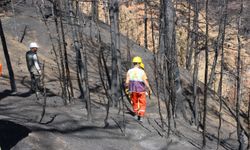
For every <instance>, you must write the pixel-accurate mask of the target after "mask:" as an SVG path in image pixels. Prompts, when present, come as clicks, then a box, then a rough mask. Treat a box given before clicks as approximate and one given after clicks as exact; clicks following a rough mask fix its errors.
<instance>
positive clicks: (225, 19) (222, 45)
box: [217, 0, 228, 149]
mask: <svg viewBox="0 0 250 150" xmlns="http://www.w3.org/2000/svg"><path fill="white" fill-rule="evenodd" d="M227 5H228V0H224V1H223V9H222V10H223V15H222V18H223V24H224V25H223V27H224V28H223V34H222V43H221V68H220V70H221V71H220V81H219V87H218V94H219V99H220V108H219V127H218V134H217V136H218V142H217V149H218V148H219V145H220V132H221V131H220V130H221V125H222V124H221V123H222V122H221V120H222V114H221V111H222V107H223V105H222V98H223V93H222V91H223V90H222V89H223V74H224V65H225V64H224V39H225V30H226V24H227Z"/></svg>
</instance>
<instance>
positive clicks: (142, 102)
mask: <svg viewBox="0 0 250 150" xmlns="http://www.w3.org/2000/svg"><path fill="white" fill-rule="evenodd" d="M132 62H133V65H134V68H132V69H129V70H128V72H127V76H126V82H125V84H126V88H129V92H130V98H131V102H132V105H133V111H134V113H135V115H137V120H139V121H141V122H142V119H143V117H144V115H145V111H146V91H147V90H148V93H149V95H150V94H151V93H152V90H151V88H150V86H149V83H148V81H147V79H148V78H147V75H146V73H145V72H144V70H142V69H141V68H140V64H141V63H142V59H141V57H138V56H136V57H134V58H133V60H132Z"/></svg>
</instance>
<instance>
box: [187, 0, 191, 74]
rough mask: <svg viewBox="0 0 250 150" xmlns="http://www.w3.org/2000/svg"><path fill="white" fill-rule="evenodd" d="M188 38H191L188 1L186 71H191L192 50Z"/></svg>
mask: <svg viewBox="0 0 250 150" xmlns="http://www.w3.org/2000/svg"><path fill="white" fill-rule="evenodd" d="M190 37H191V2H190V0H189V1H188V32H187V47H186V69H187V70H190V69H191V62H192V61H191V60H192V52H191V51H192V49H190ZM190 53H191V54H190ZM190 56H191V57H190Z"/></svg>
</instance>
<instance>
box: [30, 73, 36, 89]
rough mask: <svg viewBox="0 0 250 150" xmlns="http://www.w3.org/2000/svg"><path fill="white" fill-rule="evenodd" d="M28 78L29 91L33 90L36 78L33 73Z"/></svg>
mask: <svg viewBox="0 0 250 150" xmlns="http://www.w3.org/2000/svg"><path fill="white" fill-rule="evenodd" d="M30 78H31V85H30V91H31V92H35V91H36V90H35V86H36V79H35V75H34V74H32V73H31V74H30Z"/></svg>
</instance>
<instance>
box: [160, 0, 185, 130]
mask: <svg viewBox="0 0 250 150" xmlns="http://www.w3.org/2000/svg"><path fill="white" fill-rule="evenodd" d="M161 6H162V8H161V20H162V22H161V28H160V29H161V35H160V46H161V48H160V52H162V53H163V54H164V64H163V66H164V69H165V70H167V71H164V72H163V76H164V79H163V80H164V89H167V90H168V93H169V94H168V96H169V97H168V101H167V99H166V98H165V101H166V107H167V109H168V110H167V111H168V121H169V122H168V125H169V129H170V127H171V126H170V119H171V118H172V119H173V123H174V127H176V124H175V117H176V112H177V111H179V110H182V109H183V107H182V103H183V101H182V99H181V93H182V92H181V91H182V89H181V85H180V74H179V68H178V61H177V51H176V34H175V30H176V29H175V18H176V16H175V9H174V6H173V2H172V1H171V0H162V1H161ZM165 78H167V79H165ZM166 94H167V93H166V92H164V95H166ZM177 97H178V98H177ZM170 117H171V118H170ZM168 133H169V132H168Z"/></svg>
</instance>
